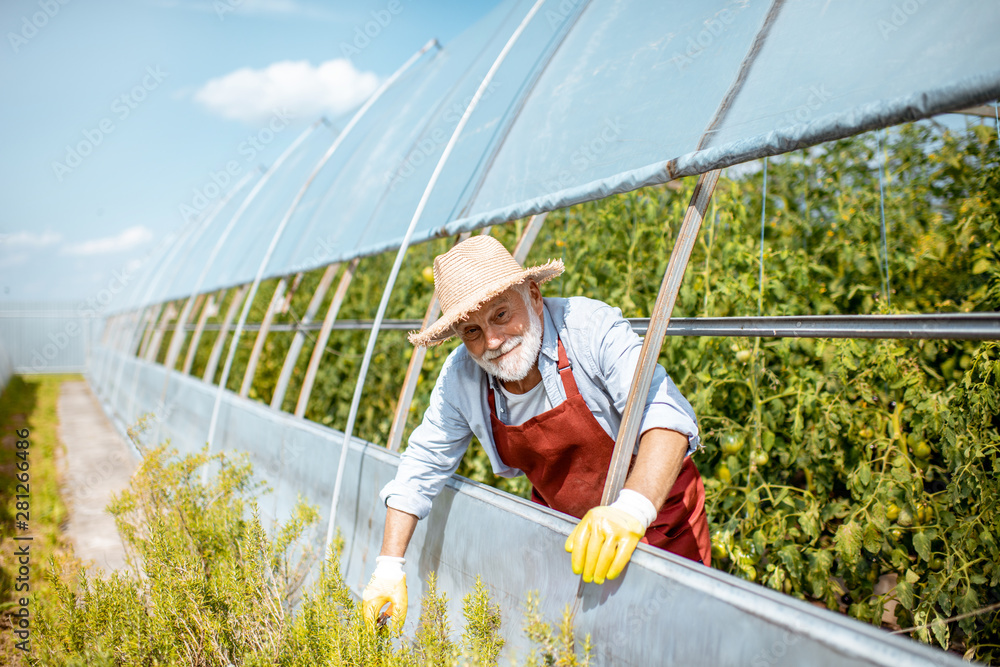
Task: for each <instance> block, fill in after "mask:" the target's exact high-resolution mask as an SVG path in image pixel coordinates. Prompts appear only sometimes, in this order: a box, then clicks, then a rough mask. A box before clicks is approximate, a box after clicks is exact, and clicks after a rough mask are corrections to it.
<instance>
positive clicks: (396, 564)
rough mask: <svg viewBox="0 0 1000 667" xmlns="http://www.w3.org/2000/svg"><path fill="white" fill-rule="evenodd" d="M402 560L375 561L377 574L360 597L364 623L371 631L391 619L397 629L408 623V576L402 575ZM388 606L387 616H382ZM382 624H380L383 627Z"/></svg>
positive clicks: (373, 575)
mask: <svg viewBox="0 0 1000 667" xmlns="http://www.w3.org/2000/svg"><path fill="white" fill-rule="evenodd" d="M405 562H406V560H405V559H403V558H395V557H393V556H379V557H377V558H376V559H375V571H374V572H372V578H371V579H370V580H369V581H368V585H367V586H365V590H364V593H362V594H361V609H362V612H363V614H364V617H365V623H367V624H368V627H369V628H370V629H372V630H374V629H375V627H376V625H381V623H384V622H385V621H386V620H387V619H388V618H390V617H391V618H392V622H393V624H394V625H395V626H396V627H397V628H402V627H403V622H404V621H406V575H405V574H404V573H403V563H405ZM387 602H388V603H389V607H388V609H386V612H385V614H382V615H381V616H380V614H379V612H381V611H382V607H384V606H385V604H386V603H387ZM380 622H381V623H380Z"/></svg>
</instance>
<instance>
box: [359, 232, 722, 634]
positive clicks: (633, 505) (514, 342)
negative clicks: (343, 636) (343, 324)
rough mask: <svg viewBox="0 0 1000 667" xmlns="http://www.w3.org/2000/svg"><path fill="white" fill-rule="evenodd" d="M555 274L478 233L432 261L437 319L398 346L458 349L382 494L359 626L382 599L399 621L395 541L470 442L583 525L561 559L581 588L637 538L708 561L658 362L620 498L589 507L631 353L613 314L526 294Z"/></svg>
mask: <svg viewBox="0 0 1000 667" xmlns="http://www.w3.org/2000/svg"><path fill="white" fill-rule="evenodd" d="M562 271H563V264H562V262H560V261H558V260H557V261H552V262H549V263H547V264H544V265H542V266H536V267H533V268H530V269H523V268H522V267H521V266H520V265H519V264H518V263H517V262H516V261H515V260H514V258H513V257H512V256H511V255H510V253H508V252H507V250H506V249H505V248H504V247H503V245H501V244H500V242H499V241H497V240H496V239H494V238H492V237H490V236H474V237H472V238H470V239H468V240H466V241H463V242H462V243H459V244H458V245H456V246H455V247H454V248H452V249H451V250H450V251H449V252H447V253H445V254H444V255H440V256H438V257H437V258H436V259H435V260H434V287H435V292H436V294H437V297H438V300H439V301H440V303H441V308H442V316H441V318H440V319H438V320H437V321H436V322H435V323H433V324H432V325H430V326H428V327H427V328H426V329H424V330H423V331H420V332H414V333H411V334H410V342H411V343H413V344H414V345H418V346H419V345H426V346H432V345H438V344H440V343H441V342H443V341H445V340H447V339H448V338H450V337H451V336H453V335H457V336H458V337H459V338H460V339H461V341H462V343H463V345H460V346H459V347H458V348H456V349H455V351H454V352H452V353H451V354H450V355H449V356H448V359H447V360H446V361H445V364H444V367H443V368H442V369H441V374H440V376H439V377H438V380H437V383H436V384H435V386H434V391H433V393H432V394H431V400H430V406H429V407H428V409H427V411H426V412H425V413H424V418H423V421H422V422H421V424H420V426H418V427H417V429H416V430H414V432H413V435H412V436H411V437H410V440H409V447H408V448H407V449H406V451H405V452H404V453H403V455H402V457H401V458H400V463H399V469H398V471H397V473H396V478H395V479H394V480H393V481H392V482H390V483H389V484H387V485H386V487H385V488H384V489H383V490H382V493H381V497H382V499H383V500H384V501H385V503H386V506H387V511H386V519H385V535H384V537H383V542H382V551H381V555H380V556H379V557H378V558H376V567H375V572H374V573H373V574H372V578H371V581H370V582H369V583H368V586H367V587H366V588H365V591H364V595H363V605H364V612H365V615H366V618H367V619H368V620H369V622H372V623H373V622H374V621H375V616H376V614H377V613H378V612H379V611H380V610H381V609H382V608H383V607H384V606H385V605H386V603H391V607H389V608H388V611H387V612H385V613H386V614H388V615H391V616H393V620H394V622H396V623H398V624H399V625H402V622H403V620H404V619H405V615H406V606H407V605H406V579H405V576H404V574H403V569H402V566H403V563H404V562H405V561H404V555H405V552H406V547H407V544H409V541H410V538H411V536H412V535H413V531H414V529H415V527H416V525H417V521H418V520H419V519H422V518H423V517H425V516H427V514H428V513H429V512H430V509H431V502H432V501H433V499H434V498H435V497H436V496H437V494H438V493H439V492H440V491H441V489H442V487H443V486H444V484H445V481H446V480H447V478H448V477H449V476H450V475H451V474H452V473H454V472H455V470H456V469H457V468H458V465H459V463H460V462H461V460H462V456H463V454H464V453H465V450H466V448H467V447H468V445H469V442H470V440H471V437H472V435H473V434H475V436H476V437H477V438H478V439H479V441H480V442H481V443H482V445H483V447H484V449H485V450H486V454H487V456H489V459H490V463H491V465H492V467H493V471H494V472H495V473H496V474H497V475H500V476H505V477H513V476H515V475H518V474H522V473H523V474H525V475H526V476H527V477H528V480H529V481H530V482H531V484H532V487H533V489H532V500H534V501H535V502H538V503H541V504H544V505H547V506H549V507H552V508H554V509H556V510H559V511H561V512H565V513H567V514H570V515H572V516H574V517H577V518H582V520H581V521H580V523H579V524H578V525H577V526H576V527H575V528H574V530H573V532H572V533H571V534H570V536H569V538H568V539H567V540H566V550H567V551H569V552H571V554H572V567H573V572H574V573H576V574H582V575H583V579H584V581H586V582H591V581H593V582H594V583H597V584H601V583H603V582H604V580H605V579H614V578H615V577H617V576H618V574H619V573H620V572H621V571H622V569H623V568H624V567H625V566H626V564H627V563H628V561H629V559H630V558H631V556H632V552H633V550H634V549H635V545H636V543H637V542H639V541H640V540H642V541H644V542H647V543H649V544H652V545H654V546H658V547H660V548H663V549H666V550H668V551H671V552H674V553H677V554H680V555H682V556H686V557H688V558H691V559H693V560H696V561H701V562H704V563H705V564H706V565H708V564H709V562H710V542H709V532H708V523H707V521H706V518H705V509H704V500H705V491H704V487H703V486H702V482H701V477H700V475H699V474H698V470H697V468H696V467H695V465H694V463H693V462H692V461H691V459H690V458H689V457H688V454H690V453H691V452H693V451H694V450H695V449H696V448H697V446H698V427H697V425H696V423H695V415H694V411H693V409H692V408H691V405H690V403H688V401H687V400H686V399H685V398H684V397H683V396H682V395H681V394H680V392H679V391H678V390H677V387H676V386H675V385H674V383H673V382H672V381H671V380H670V378H669V377H668V376H667V374H666V371H664V369H663V368H662V366H657V368H656V372H655V374H654V376H653V382H652V386H651V388H650V392H649V397H648V399H647V401H646V408H645V411H644V414H643V420H642V426H641V433H640V436H639V438H638V442H637V443H636V446H635V447H636V448H635V450H634V454H633V459H632V466H631V469H630V472H629V474H628V478H627V480H626V482H625V488H624V489H622V491H621V494H620V495H619V496H618V499H617V500H616V501H615V502H614V503H612V504H611V505H609V506H606V507H602V506H600V500H601V493H602V489H603V487H604V480H605V478H606V477H607V473H608V467H609V464H610V461H611V454H612V451H613V449H614V444H615V439H614V436H615V434H616V433H617V432H618V428H619V426H620V425H621V421H622V411H623V409H624V406H625V401H626V399H627V397H628V392H629V387H630V385H631V382H632V376H633V374H634V372H635V368H636V365H637V363H638V359H639V351H640V349H641V347H642V343H641V341H640V339H639V337H638V336H637V335H636V334H635V332H633V331H632V328H631V326H630V325H629V323H628V322H627V321H626V320H624V319H623V318H622V316H621V311H620V310H618V309H617V308H611V307H610V306H608V305H606V304H604V303H601V302H599V301H594V300H592V299H587V298H584V297H572V298H569V299H558V298H545V299H543V298H542V295H541V292H540V291H539V288H538V285H539V284H540V283H544V282H546V281H547V280H551V279H552V278H554V277H556V276H557V275H559V274H560V273H562Z"/></svg>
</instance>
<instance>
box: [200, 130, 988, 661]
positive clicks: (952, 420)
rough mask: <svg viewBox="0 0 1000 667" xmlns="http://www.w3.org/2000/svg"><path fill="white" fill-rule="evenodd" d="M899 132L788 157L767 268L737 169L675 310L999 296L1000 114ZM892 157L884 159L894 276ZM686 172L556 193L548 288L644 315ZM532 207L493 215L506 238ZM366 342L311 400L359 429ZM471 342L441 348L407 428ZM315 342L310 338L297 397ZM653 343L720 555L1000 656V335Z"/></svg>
mask: <svg viewBox="0 0 1000 667" xmlns="http://www.w3.org/2000/svg"><path fill="white" fill-rule="evenodd" d="M883 149H884V150H883V153H882V154H877V153H876V151H875V141H874V138H873V137H872V136H860V137H855V138H852V139H847V140H842V141H835V142H831V143H829V144H826V145H823V146H820V147H814V148H812V149H809V150H807V151H801V152H796V153H790V154H787V155H784V156H780V157H778V158H772V159H771V162H770V164H769V174H768V192H767V198H768V199H767V204H768V205H767V212H768V214H767V218H766V225H765V243H764V280H763V284H761V283H759V282H758V275H759V271H760V252H761V248H760V229H761V228H760V224H761V223H760V211H761V204H762V202H761V190H762V178H761V174H760V173H759V172H754V171H752V170H749V169H743V170H742V171H741V172H739V173H732V174H729V175H728V176H727V177H725V178H723V179H722V180H720V183H719V185H718V187H717V190H716V193H715V196H714V199H713V203H712V207H711V209H710V210H709V212H708V215H707V216H706V220H705V223H704V225H703V229H702V231H701V233H700V235H699V237H698V241H697V245H696V248H695V251H694V254H693V256H692V258H691V261H690V264H689V266H688V270H687V273H686V277H685V279H684V282H683V284H682V287H681V292H680V294H679V296H678V300H677V305H676V307H675V311H674V316H677V317H694V316H715V317H726V316H745V315H756V314H757V312H758V310H757V309H758V297H759V295H762V305H763V308H762V310H763V313H764V314H767V315H824V314H846V315H852V314H858V315H860V314H873V313H885V314H888V313H928V312H942V313H943V312H970V311H977V310H978V311H996V310H1000V253H998V250H997V248H998V244H1000V147H998V144H997V135H996V130H995V129H994V128H992V127H990V126H985V125H970V126H969V127H968V128H967V129H966V130H965V131H947V130H945V129H943V128H942V127H940V126H937V125H935V124H934V123H932V122H928V123H919V124H913V125H907V126H901V127H899V128H894V129H893V130H891V131H890V132H889V133H888V138H887V139H886V140H885V142H884V143H883ZM878 159H884V160H886V171H885V173H886V182H885V184H884V185H885V188H884V190H885V193H886V194H885V216H886V228H887V241H888V244H887V254H888V263H889V267H890V274H889V275H888V276H886V275H884V264H885V254H886V253H885V252H884V251H883V247H882V243H881V234H880V201H879V183H878V170H877V167H876V162H875V161H876V160H878ZM693 186H694V179H685V180H684V181H683V182H682V183H681V187H680V188H679V190H677V189H674V188H672V187H663V186H660V187H649V188H644V189H641V190H637V191H634V192H630V193H625V194H621V195H615V196H612V197H609V198H607V199H604V200H601V201H598V202H590V203H584V204H579V205H576V206H573V207H570V208H568V209H564V210H560V211H554V212H552V213H551V214H550V215H549V217H548V219H547V220H546V223H545V226H544V227H543V229H542V231H541V233H540V235H539V237H538V240H537V241H536V243H535V245H534V247H533V249H532V252H531V253H530V255H529V258H528V262H527V263H528V264H538V263H541V262H544V261H546V260H548V259H550V258H561V259H562V260H563V261H564V262H565V264H566V267H567V270H566V273H565V274H564V275H563V276H562V277H560V279H559V280H556V281H553V283H550V284H546V285H545V286H544V289H543V294H545V295H546V296H571V295H585V296H590V297H593V298H598V299H601V300H603V301H606V302H608V303H610V304H612V305H615V306H618V307H620V308H621V309H622V311H623V314H624V315H625V316H626V317H648V316H649V314H650V311H651V309H652V307H653V304H654V302H655V299H656V295H657V292H658V290H659V285H660V281H661V279H662V276H663V272H664V270H665V268H666V264H667V260H668V258H669V256H670V250H671V248H672V246H673V243H674V239H675V238H676V235H677V231H678V229H679V225H680V223H681V220H682V219H683V217H684V212H685V210H686V208H687V204H688V201H689V198H690V195H691V192H692V189H693ZM522 226H523V221H518V222H516V223H512V224H510V225H504V226H502V227H497V228H494V229H493V230H492V233H493V234H494V235H495V236H497V237H498V238H499V239H500V240H501V241H502V242H503V243H504V244H505V245H506V246H507V247H508V248H513V247H514V244H515V242H516V239H517V236H518V234H519V232H520V229H521V228H522ZM452 243H453V240H450V239H441V240H438V241H434V242H431V243H427V244H423V245H421V246H417V247H415V248H411V249H410V251H409V253H408V254H407V258H406V262H405V263H404V265H403V270H402V271H401V273H400V276H399V281H398V285H397V288H396V290H395V292H394V294H393V298H392V301H391V302H390V308H389V313H388V314H387V316H388V317H390V318H401V317H406V318H420V317H423V311H424V308H425V307H426V303H427V302H428V300H429V298H430V286H429V285H428V282H427V278H426V275H425V273H426V272H425V271H424V269H425V268H426V267H429V265H430V264H431V263H432V260H433V257H434V256H435V255H436V254H439V253H440V252H443V251H444V250H446V249H447V248H448V247H450V245H451V244H452ZM391 263H392V254H391V253H388V254H383V255H378V256H374V257H369V258H365V259H363V260H362V263H361V266H360V267H359V269H358V272H357V274H356V277H355V279H354V284H353V285H352V288H351V290H350V291H349V292H348V299H347V301H346V302H345V304H344V307H343V308H342V311H341V315H340V317H341V318H342V319H349V318H359V319H367V318H371V317H372V316H373V315H374V312H375V308H376V305H377V303H378V301H379V298H380V296H381V290H382V287H383V285H384V276H385V275H386V274H387V273H388V267H389V266H390V265H391ZM318 276H319V272H312V273H310V274H307V276H306V277H305V278H304V280H303V287H302V288H300V290H299V293H297V294H296V296H295V297H294V299H293V302H292V307H291V309H290V311H289V314H288V315H287V316H285V315H282V317H285V318H287V319H289V320H291V318H293V317H297V316H298V317H300V316H301V313H302V311H303V310H304V308H305V301H304V299H305V298H307V297H302V296H300V294H310V293H311V289H307V287H308V286H309V285H314V284H315V283H316V282H318ZM887 290H888V291H887ZM262 291H263V290H262ZM332 291H333V290H331V292H332ZM268 294H269V293H268ZM887 296H888V297H889V298H888V299H887ZM330 298H331V295H328V296H327V298H326V303H329V300H330ZM264 306H266V302H265V303H263V306H261V305H260V304H257V303H255V304H254V308H255V312H257V309H259V308H261V307H264ZM324 306H325V304H324ZM253 319H254V318H253V316H252V317H251V320H253ZM257 321H259V317H258V318H257ZM290 338H291V336H290V334H289V335H287V336H285V337H284V338H282V337H281V336H272V339H269V344H268V345H269V347H268V348H266V349H265V355H264V356H265V358H266V357H270V360H262V362H261V369H260V370H259V371H258V378H257V384H256V385H255V392H257V394H258V395H259V397H260V398H261V400H269V397H270V395H271V392H273V384H274V381H275V380H276V377H277V370H279V369H280V366H281V363H282V361H283V358H284V351H285V350H287V347H288V345H289V341H290ZM366 338H367V332H334V336H332V337H331V340H330V343H329V344H328V346H327V347H328V352H327V354H326V357H325V358H324V363H323V365H322V366H321V370H320V374H319V377H318V379H317V385H316V389H315V390H314V392H313V396H312V399H311V400H310V403H309V408H308V410H307V417H308V418H310V419H314V420H316V421H319V422H322V423H325V424H328V425H330V426H332V427H334V428H343V426H344V423H345V422H346V418H347V410H348V407H349V406H350V402H351V395H352V394H353V391H354V383H355V381H356V375H357V366H358V364H359V363H360V358H361V354H362V352H363V349H364V345H365V340H366ZM272 341H273V342H272ZM211 342H212V341H211V337H208V336H206V338H205V339H204V340H203V341H202V347H205V346H206V345H208V346H210V344H211ZM456 344H457V343H455V342H454V341H453V342H451V343H449V344H447V345H443V346H441V347H438V348H433V349H431V350H429V351H428V354H427V358H426V360H425V362H424V365H423V369H422V371H421V381H420V383H419V384H418V386H417V393H416V397H415V399H414V403H413V406H414V407H413V409H411V413H412V416H411V419H410V420H409V422H408V424H407V432H409V431H410V430H412V428H413V427H414V426H415V425H416V423H417V422H418V421H419V417H420V415H421V414H422V413H423V411H424V409H425V408H426V406H427V401H428V397H429V395H430V390H431V387H432V386H433V381H434V379H435V378H436V377H437V373H438V371H439V369H440V367H441V364H442V363H443V361H444V358H445V357H446V356H447V354H448V353H449V352H450V350H451V349H453V348H454V346H455V345H456ZM311 349H312V342H311V341H310V342H308V343H307V345H306V347H305V350H304V351H303V354H302V356H301V358H300V360H299V364H298V365H297V366H296V369H295V373H294V375H293V381H292V386H291V388H290V391H289V396H288V397H286V402H285V409H291V407H293V406H294V398H291V397H293V396H297V392H296V391H295V388H296V387H297V386H298V384H300V383H301V377H302V376H303V375H304V372H305V365H306V363H307V362H308V356H309V353H310V352H311ZM206 350H207V348H206ZM246 354H248V352H247V351H244V350H242V349H241V353H240V355H238V356H237V363H236V365H235V366H234V371H235V369H236V368H237V367H238V366H239V364H240V363H241V362H242V363H245V361H242V360H244V359H245V358H246V357H245V355H246ZM411 355H412V349H411V348H410V347H409V344H408V343H407V342H406V340H405V336H404V335H403V333H402V332H393V331H389V332H384V333H383V334H382V335H381V336H380V338H379V342H378V346H377V348H376V354H375V358H374V360H373V363H372V365H371V370H370V372H369V377H368V380H367V383H366V386H365V392H364V401H363V403H362V411H361V413H360V414H359V415H358V421H357V426H356V433H357V434H358V435H359V436H360V437H362V438H365V439H367V440H370V441H373V442H376V443H384V442H385V440H386V438H387V435H388V431H389V426H390V424H391V420H392V413H393V410H394V408H395V402H396V400H397V396H398V394H399V388H400V386H401V383H402V380H403V375H404V373H405V369H406V365H407V363H408V361H409V359H410V356H411ZM205 357H207V351H203V350H201V349H199V351H198V355H197V358H198V359H199V360H200V359H203V358H205ZM660 361H661V362H662V363H663V365H664V367H665V368H666V369H667V371H668V373H670V375H671V377H672V378H673V380H674V381H675V382H676V383H677V385H678V387H679V388H680V389H681V391H682V392H683V393H684V395H685V396H686V397H687V398H688V399H689V400H690V401H691V403H692V405H693V406H694V408H695V411H696V413H697V414H698V417H699V427H700V429H701V435H702V444H703V450H702V451H701V452H699V453H698V454H696V459H695V460H696V462H697V464H698V466H699V468H700V469H701V471H702V474H703V478H704V481H705V487H706V493H707V501H706V508H707V511H708V513H709V519H710V524H711V527H712V532H713V553H714V563H713V564H714V565H715V566H716V567H719V568H721V569H724V570H726V571H728V572H730V573H733V574H735V575H737V576H741V577H744V578H747V579H749V580H751V581H758V582H759V583H761V584H762V585H765V586H769V587H771V588H774V589H775V590H779V591H783V592H785V593H788V594H790V595H794V596H796V597H800V598H804V599H807V600H811V601H819V602H821V603H823V604H825V605H826V606H828V607H829V608H831V609H837V610H840V611H843V612H845V613H848V614H850V615H851V616H854V617H855V618H858V619H861V620H863V621H867V622H870V623H873V624H876V625H881V624H883V623H884V624H886V625H888V626H889V627H892V628H899V627H902V628H909V627H911V626H920V629H919V630H917V631H915V632H914V636H916V637H917V638H918V639H920V640H923V641H926V642H937V643H938V644H940V645H941V646H943V647H946V648H952V649H954V650H960V651H962V652H963V653H966V652H967V654H968V655H969V656H970V657H975V658H976V659H979V660H985V661H991V660H995V659H998V658H1000V649H998V648H997V647H998V646H1000V617H998V615H997V614H996V613H995V612H993V613H976V612H978V611H979V610H981V609H983V608H986V607H988V606H989V605H991V604H994V603H996V602H1000V592H998V591H1000V546H998V543H997V538H996V536H997V535H1000V345H998V344H997V343H996V342H995V341H983V342H976V341H956V340H926V341H923V340H877V341H864V340H849V339H841V340H831V339H809V338H785V339H774V338H757V339H750V338H745V337H743V338H730V339H726V338H718V337H668V338H667V342H666V344H665V345H664V348H663V352H662V355H661V357H660ZM199 363H201V362H200V361H199ZM196 368H197V364H196ZM231 383H232V381H231ZM459 472H460V474H465V475H468V476H471V477H473V478H474V479H478V480H480V481H484V482H487V483H492V484H495V485H497V486H499V487H500V488H504V489H506V490H508V491H511V492H513V493H518V494H520V495H522V496H524V495H527V493H528V491H529V490H530V487H529V486H528V485H527V483H526V481H525V480H523V479H520V480H500V479H497V478H495V477H493V476H492V473H491V472H490V466H489V463H488V461H487V460H486V457H485V455H484V454H483V452H482V450H481V448H479V447H478V446H477V445H474V446H473V447H472V448H470V450H469V453H468V454H467V455H466V458H465V460H464V461H463V464H462V467H461V468H460V469H459ZM876 590H879V591H880V592H879V593H876V592H875V591H876ZM882 591H885V592H882ZM955 616H962V618H961V619H960V620H956V621H949V620H947V619H951V618H953V617H955ZM936 621H940V622H936Z"/></svg>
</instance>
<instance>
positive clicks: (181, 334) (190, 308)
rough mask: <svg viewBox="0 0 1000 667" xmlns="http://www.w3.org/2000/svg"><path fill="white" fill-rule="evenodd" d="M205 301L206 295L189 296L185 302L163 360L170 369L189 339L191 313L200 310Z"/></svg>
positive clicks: (170, 369)
mask: <svg viewBox="0 0 1000 667" xmlns="http://www.w3.org/2000/svg"><path fill="white" fill-rule="evenodd" d="M204 301H205V295H204V294H199V295H197V296H189V297H188V299H187V301H185V302H184V307H183V308H182V309H181V314H180V315H179V316H178V317H177V325H176V326H175V327H174V335H173V336H172V337H171V338H170V346H169V347H167V356H166V358H165V359H164V360H163V365H164V367H166V369H167V370H168V371H172V370H174V365H175V364H176V363H177V357H178V356H180V353H181V348H182V347H183V346H184V341H185V340H186V339H187V324H188V320H189V319H190V317H191V313H192V312H194V311H196V310H198V308H199V307H201V304H202V303H204Z"/></svg>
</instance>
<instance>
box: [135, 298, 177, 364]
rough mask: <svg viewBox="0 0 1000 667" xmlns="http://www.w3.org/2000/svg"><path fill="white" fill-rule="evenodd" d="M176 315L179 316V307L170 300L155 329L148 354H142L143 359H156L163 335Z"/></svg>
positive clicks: (147, 350)
mask: <svg viewBox="0 0 1000 667" xmlns="http://www.w3.org/2000/svg"><path fill="white" fill-rule="evenodd" d="M175 317H177V307H176V306H174V302H173V301H170V302H168V303H167V306H166V308H164V309H163V315H162V316H161V317H160V323H159V324H158V325H157V326H156V329H155V330H154V331H153V337H152V339H150V342H149V347H148V348H147V349H146V354H144V355H142V356H143V359H145V360H146V361H156V355H157V354H158V353H159V351H160V344H161V343H162V342H163V335H164V334H165V333H166V332H167V326H168V325H169V324H170V322H171V321H172V320H173V319H174V318H175Z"/></svg>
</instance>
